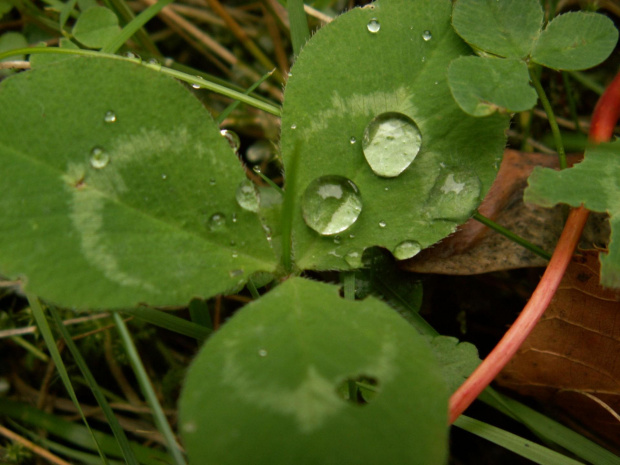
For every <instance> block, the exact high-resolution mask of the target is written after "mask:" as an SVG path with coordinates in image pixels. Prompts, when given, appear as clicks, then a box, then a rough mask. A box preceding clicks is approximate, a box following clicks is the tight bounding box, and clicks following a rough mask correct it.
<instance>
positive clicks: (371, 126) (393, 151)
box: [362, 112, 422, 178]
mask: <svg viewBox="0 0 620 465" xmlns="http://www.w3.org/2000/svg"><path fill="white" fill-rule="evenodd" d="M421 146H422V133H421V132H420V129H419V128H418V125H417V124H416V123H415V122H414V121H413V120H412V119H411V118H409V117H408V116H406V115H403V114H402V113H396V112H388V113H382V114H380V115H379V116H377V117H375V118H374V119H373V120H372V121H371V122H370V123H368V126H366V130H365V131H364V139H363V140H362V149H363V151H364V156H365V157H366V161H367V162H368V164H369V165H370V168H371V169H372V171H373V172H374V173H375V174H376V175H378V176H383V177H386V178H393V177H395V176H398V175H399V174H400V173H402V172H403V171H404V170H405V169H407V167H408V166H409V165H410V164H411V162H412V161H413V160H414V159H415V157H416V156H417V155H418V152H419V151H420V147H421Z"/></svg>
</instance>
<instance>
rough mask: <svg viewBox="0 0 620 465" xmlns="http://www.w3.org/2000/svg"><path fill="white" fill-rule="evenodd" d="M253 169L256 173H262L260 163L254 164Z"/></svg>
mask: <svg viewBox="0 0 620 465" xmlns="http://www.w3.org/2000/svg"><path fill="white" fill-rule="evenodd" d="M252 171H254V172H255V173H256V174H258V173H260V172H261V170H260V166H258V165H256V166H254V167H253V168H252Z"/></svg>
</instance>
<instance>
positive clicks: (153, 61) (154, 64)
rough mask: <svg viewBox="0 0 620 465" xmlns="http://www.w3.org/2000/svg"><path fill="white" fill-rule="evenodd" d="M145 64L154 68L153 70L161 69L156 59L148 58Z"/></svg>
mask: <svg viewBox="0 0 620 465" xmlns="http://www.w3.org/2000/svg"><path fill="white" fill-rule="evenodd" d="M147 63H148V64H149V65H151V66H153V67H155V69H161V63H160V62H159V61H158V60H157V58H149V59H148V61H147Z"/></svg>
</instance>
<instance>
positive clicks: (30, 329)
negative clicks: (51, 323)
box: [0, 313, 110, 339]
mask: <svg viewBox="0 0 620 465" xmlns="http://www.w3.org/2000/svg"><path fill="white" fill-rule="evenodd" d="M109 316H110V314H109V313H95V314H93V315H89V316H81V317H78V318H72V319H70V320H65V321H64V322H63V323H64V324H65V325H66V326H69V325H75V324H79V323H86V322H89V321H93V320H99V319H101V318H107V317H109ZM36 332H37V327H36V326H26V327H24V328H14V329H4V330H2V331H0V339H4V338H7V337H13V336H22V335H24V334H34V333H36Z"/></svg>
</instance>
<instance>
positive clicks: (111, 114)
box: [103, 110, 116, 123]
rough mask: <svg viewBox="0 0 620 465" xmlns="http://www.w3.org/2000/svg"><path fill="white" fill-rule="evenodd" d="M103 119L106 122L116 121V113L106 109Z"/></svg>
mask: <svg viewBox="0 0 620 465" xmlns="http://www.w3.org/2000/svg"><path fill="white" fill-rule="evenodd" d="M103 121H104V122H106V123H115V122H116V113H114V112H113V111H112V110H109V111H106V112H105V115H103Z"/></svg>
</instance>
